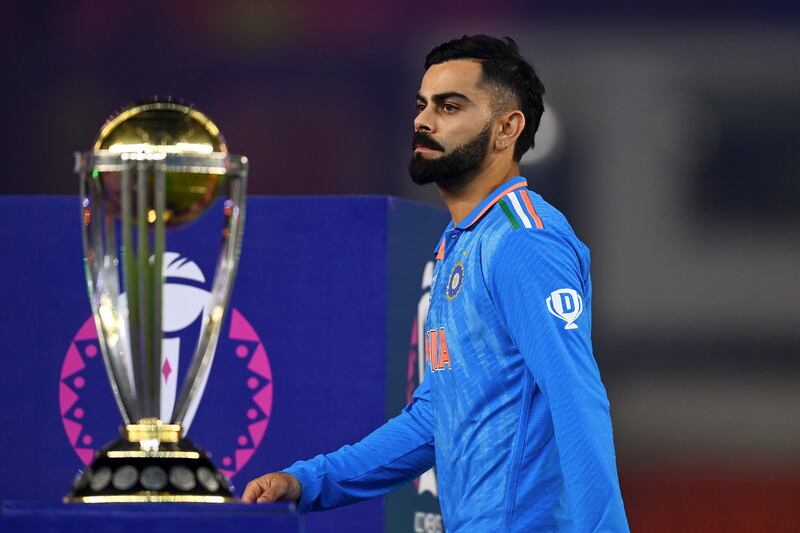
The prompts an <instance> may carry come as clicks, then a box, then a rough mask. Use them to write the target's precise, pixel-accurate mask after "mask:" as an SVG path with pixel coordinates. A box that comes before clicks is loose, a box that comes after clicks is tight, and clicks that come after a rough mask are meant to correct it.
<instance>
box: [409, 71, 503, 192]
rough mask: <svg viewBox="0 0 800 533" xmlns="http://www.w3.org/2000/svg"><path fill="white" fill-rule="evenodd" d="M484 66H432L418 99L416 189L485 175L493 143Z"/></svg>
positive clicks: (413, 164) (413, 172)
mask: <svg viewBox="0 0 800 533" xmlns="http://www.w3.org/2000/svg"><path fill="white" fill-rule="evenodd" d="M482 75H483V74H482V69H481V65H480V63H478V62H477V61H470V60H454V61H447V62H445V63H440V64H438V65H432V66H431V67H430V68H429V69H428V70H427V71H426V72H425V76H423V78H422V83H421V85H420V89H419V94H417V111H418V114H417V118H416V119H415V120H414V135H413V137H412V141H411V145H412V146H411V148H412V150H413V155H412V157H411V162H410V163H409V173H410V174H411V179H412V180H414V182H415V183H418V184H420V185H421V184H424V183H430V182H434V181H436V182H455V181H459V180H460V179H466V178H468V177H469V175H470V174H472V173H473V172H474V171H476V170H478V169H480V167H481V165H482V164H483V162H484V160H485V159H486V155H487V152H488V149H489V143H490V141H491V139H492V101H491V94H490V92H489V90H488V89H485V88H480V87H479V85H480V82H481V79H482Z"/></svg>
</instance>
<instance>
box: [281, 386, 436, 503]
mask: <svg viewBox="0 0 800 533" xmlns="http://www.w3.org/2000/svg"><path fill="white" fill-rule="evenodd" d="M429 384H430V383H429V380H424V381H423V382H422V384H420V386H419V387H417V390H416V391H415V392H414V395H413V397H412V399H411V402H410V403H409V404H408V405H407V406H406V407H405V409H403V411H401V412H400V414H399V415H398V416H396V417H394V418H392V419H391V420H389V421H387V422H386V423H385V424H384V425H382V426H381V427H379V428H378V429H376V430H375V431H373V432H372V433H370V434H369V435H367V436H366V437H365V438H364V439H362V440H361V441H360V442H357V443H356V444H353V445H347V446H343V447H342V448H340V449H339V450H337V451H335V452H333V453H328V454H321V455H317V456H316V457H314V458H313V459H310V460H308V461H298V462H297V463H295V464H293V465H292V466H291V467H289V468H287V469H286V470H284V472H287V473H289V474H292V475H294V476H295V477H296V478H297V479H299V480H300V484H301V485H302V487H303V490H302V492H301V495H300V501H299V502H298V506H297V509H298V511H299V512H307V511H321V510H325V509H332V508H335V507H340V506H342V505H347V504H350V503H355V502H358V501H362V500H365V499H368V498H373V497H376V496H381V495H383V494H385V493H387V492H390V491H391V490H393V489H395V488H397V487H399V486H400V485H402V484H403V483H406V482H408V481H410V480H412V479H414V478H416V477H418V476H419V475H421V474H422V473H423V472H425V471H426V470H428V469H430V468H431V467H432V466H433V464H434V440H433V420H432V416H433V415H432V411H431V405H430V387H429Z"/></svg>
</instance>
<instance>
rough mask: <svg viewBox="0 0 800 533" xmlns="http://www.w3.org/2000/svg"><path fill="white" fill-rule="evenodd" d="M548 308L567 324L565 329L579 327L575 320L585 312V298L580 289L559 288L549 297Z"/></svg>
mask: <svg viewBox="0 0 800 533" xmlns="http://www.w3.org/2000/svg"><path fill="white" fill-rule="evenodd" d="M546 301H547V310H548V311H550V314H552V315H553V316H555V317H557V318H560V319H561V320H563V321H564V322H566V323H567V325H565V326H564V329H578V325H577V324H575V321H576V320H578V317H579V316H581V313H582V312H583V300H582V299H581V295H580V294H578V291H576V290H574V289H558V290H557V291H553V292H551V293H550V296H548V297H547V300H546Z"/></svg>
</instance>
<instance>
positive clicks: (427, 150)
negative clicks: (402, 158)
mask: <svg viewBox="0 0 800 533" xmlns="http://www.w3.org/2000/svg"><path fill="white" fill-rule="evenodd" d="M440 151H441V150H436V149H435V148H428V147H427V146H422V145H421V144H418V145H416V146H414V153H415V154H427V153H432V152H440Z"/></svg>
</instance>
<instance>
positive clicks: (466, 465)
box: [286, 177, 628, 532]
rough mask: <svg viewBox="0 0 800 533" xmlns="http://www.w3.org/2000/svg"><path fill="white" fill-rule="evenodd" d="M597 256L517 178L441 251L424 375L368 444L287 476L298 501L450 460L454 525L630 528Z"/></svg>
mask: <svg viewBox="0 0 800 533" xmlns="http://www.w3.org/2000/svg"><path fill="white" fill-rule="evenodd" d="M591 293H592V287H591V278H590V276H589V252H588V249H587V248H586V246H585V245H584V244H583V243H581V242H580V241H579V240H578V238H577V237H576V236H575V234H574V233H573V231H572V229H571V228H570V226H569V224H568V223H567V221H566V219H565V218H564V216H563V215H562V214H561V213H560V212H558V211H557V210H556V209H555V208H554V207H552V206H551V205H549V204H548V203H547V202H545V201H544V200H543V199H542V198H541V197H540V196H539V195H537V194H535V193H532V192H530V191H528V189H527V188H526V181H525V179H524V178H522V177H517V178H514V179H512V180H510V181H508V182H506V183H505V184H503V185H502V186H501V187H499V188H498V189H497V190H495V191H494V192H493V193H492V194H490V195H489V196H488V197H487V198H486V199H484V200H483V201H482V202H481V203H480V204H479V205H478V206H477V207H476V208H475V209H474V210H473V211H472V212H471V213H470V214H469V215H468V216H467V217H466V218H465V219H464V220H463V221H462V222H461V223H460V224H458V225H457V226H455V227H454V226H453V224H452V223H451V224H450V225H449V226H448V227H447V229H446V230H445V232H444V235H443V236H442V238H441V240H440V242H439V245H438V246H437V249H436V265H435V267H434V273H433V283H432V285H431V300H430V310H429V312H428V317H427V321H426V328H425V329H426V334H425V350H426V352H425V353H426V360H427V365H426V374H425V378H424V380H423V382H422V384H421V385H420V386H419V388H418V389H417V390H416V391H415V393H414V396H413V399H412V401H411V403H410V404H409V405H408V406H407V407H406V408H405V409H404V410H403V411H402V412H401V413H400V415H398V416H397V417H395V418H393V419H391V420H389V421H388V422H387V423H386V424H384V425H383V426H381V427H380V428H378V429H377V430H376V431H374V432H373V433H371V434H370V435H368V436H367V437H366V438H364V439H363V440H362V441H360V442H358V443H356V444H354V445H352V446H344V447H343V448H341V449H339V450H338V451H336V452H333V453H330V454H325V455H318V456H316V457H314V458H313V459H311V460H309V461H300V462H298V463H295V464H294V465H292V467H290V468H289V469H287V470H286V472H289V473H291V474H293V475H295V476H296V477H297V478H298V479H299V480H300V482H301V484H302V486H303V491H302V495H301V498H300V502H299V506H298V508H299V510H300V511H301V512H302V511H308V510H321V509H329V508H332V507H337V506H340V505H345V504H348V503H352V502H355V501H359V500H362V499H366V498H370V497H374V496H379V495H382V494H385V493H386V492H389V491H390V490H392V489H394V488H396V487H398V486H399V485H401V484H403V483H405V482H407V481H409V480H411V479H414V478H415V477H417V476H419V475H420V474H421V473H422V472H424V471H426V470H428V469H429V468H430V467H431V466H433V464H434V461H435V465H436V467H437V479H438V485H439V498H440V504H441V509H442V517H443V521H444V525H445V528H446V529H447V531H449V532H473V531H479V532H483V531H487V532H488V531H491V532H495V531H503V532H505V531H520V532H522V531H525V532H530V531H576V532H589V531H614V532H617V531H628V524H627V520H626V517H625V510H624V508H623V504H622V497H621V494H620V490H619V483H618V480H617V472H616V461H615V456H614V444H613V439H612V433H611V419H610V416H609V405H608V399H607V397H606V392H605V389H604V387H603V385H602V383H601V381H600V375H599V372H598V369H597V365H596V363H595V360H594V357H593V355H592V346H591Z"/></svg>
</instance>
